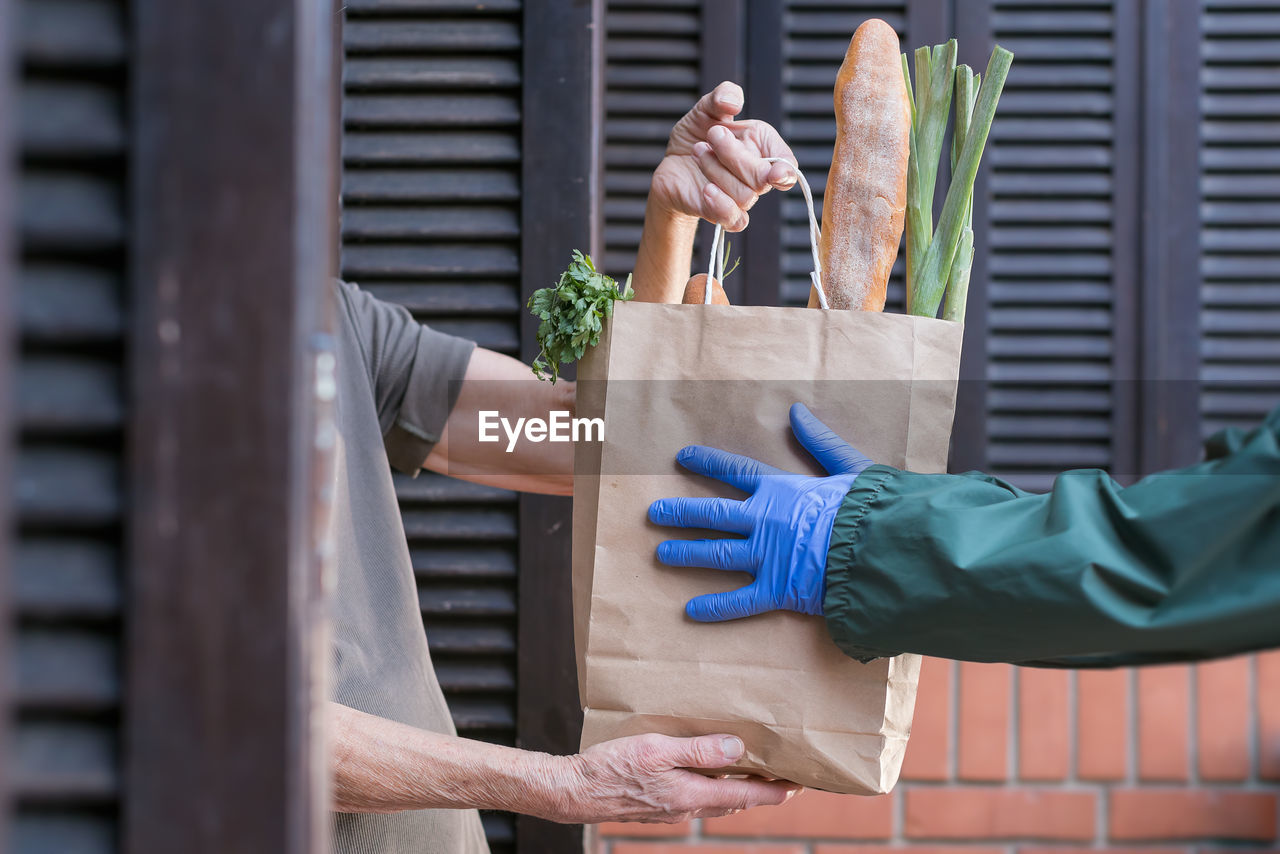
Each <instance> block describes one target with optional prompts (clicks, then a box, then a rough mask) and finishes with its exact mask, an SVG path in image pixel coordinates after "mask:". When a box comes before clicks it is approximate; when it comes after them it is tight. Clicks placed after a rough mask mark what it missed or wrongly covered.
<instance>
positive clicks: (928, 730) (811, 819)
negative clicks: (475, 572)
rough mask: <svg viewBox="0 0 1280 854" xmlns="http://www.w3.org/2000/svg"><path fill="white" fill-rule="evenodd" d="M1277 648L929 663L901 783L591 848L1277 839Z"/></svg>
mask: <svg viewBox="0 0 1280 854" xmlns="http://www.w3.org/2000/svg"><path fill="white" fill-rule="evenodd" d="M1278 782H1280V652H1275V653H1267V654H1263V655H1259V656H1256V657H1245V658H1234V659H1229V660H1226V661H1220V662H1211V663H1208V664H1200V665H1195V666H1169V667H1158V668H1148V669H1144V670H1136V671H1134V670H1118V671H1093V672H1084V671H1081V672H1077V673H1070V672H1066V671H1052V670H1035V669H1030V668H1028V669H1019V668H1011V667H1007V666H1005V665H990V664H968V663H954V662H946V661H938V660H933V659H929V660H926V661H925V666H924V670H923V674H922V676H921V681H920V695H919V700H918V702H917V705H916V717H915V726H914V731H913V734H912V736H911V744H910V747H909V748H908V750H907V758H906V762H905V764H904V766H903V772H902V780H901V782H899V784H898V786H897V789H896V790H895V791H894V792H893V793H892V794H891V795H887V796H885V797H880V798H859V797H852V796H841V795H831V794H827V793H825V792H805V793H803V794H801V795H799V796H798V797H796V798H795V799H794V800H793V801H792V802H791V803H789V804H787V805H786V806H783V807H776V808H761V809H757V810H753V811H750V812H746V813H742V814H740V815H737V816H732V817H728V818H721V819H708V820H705V821H695V822H691V823H687V824H683V825H676V826H668V825H621V824H619V825H603V826H602V827H601V829H600V830H601V833H600V840H599V842H598V843H597V849H598V852H599V854H728V852H745V854H888V852H889V851H891V850H892V851H894V852H905V854H1075V852H1076V851H1077V850H1080V849H1085V848H1088V849H1099V848H1101V849H1108V850H1111V851H1123V852H1125V854H1132V852H1138V851H1141V852H1143V853H1144V854H1192V852H1195V854H1201V852H1203V854H1221V852H1222V851H1223V850H1224V849H1227V848H1229V849H1230V850H1231V851H1255V850H1273V849H1275V848H1277V845H1276V843H1277V841H1278V840H1280V834H1278V833H1277V827H1278V825H1277V796H1278V795H1280V786H1277V785H1276V784H1277V783H1278Z"/></svg>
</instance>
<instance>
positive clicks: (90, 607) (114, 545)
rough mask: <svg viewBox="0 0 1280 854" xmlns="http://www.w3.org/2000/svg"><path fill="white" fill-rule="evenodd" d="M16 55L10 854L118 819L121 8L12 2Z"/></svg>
mask: <svg viewBox="0 0 1280 854" xmlns="http://www.w3.org/2000/svg"><path fill="white" fill-rule="evenodd" d="M14 5H15V6H17V9H15V13H16V14H15V15H14V18H15V19H16V20H15V23H16V42H17V46H18V51H19V53H20V60H21V82H20V85H19V90H18V93H17V96H18V103H17V104H16V105H15V106H16V108H17V110H18V113H19V120H18V138H19V146H20V154H21V166H20V196H19V203H18V208H17V219H18V228H19V249H20V252H21V269H20V284H19V302H18V324H19V334H20V341H21V356H20V360H19V366H18V378H17V385H18V388H17V395H18V408H19V424H20V429H21V444H20V448H19V452H18V457H17V461H16V479H17V483H16V496H15V497H16V513H17V521H18V525H19V538H18V542H17V554H16V578H15V580H14V585H13V590H14V593H15V596H16V602H17V617H18V629H17V639H16V653H17V661H16V676H17V705H18V709H17V713H18V717H17V742H16V745H15V755H14V757H13V765H12V767H13V769H14V777H13V779H14V783H15V788H16V793H15V794H16V797H17V805H16V815H15V817H14V821H13V824H12V827H11V833H12V848H11V850H13V851H15V852H17V854H35V852H41V854H43V852H55V851H56V852H76V854H81V853H82V852H83V854H92V852H109V851H114V850H115V849H116V828H117V822H118V811H119V798H120V792H119V776H120V775H119V760H118V750H119V743H118V742H119V740H118V735H117V731H118V725H119V715H120V700H121V698H120V681H121V680H120V661H119V657H120V632H121V626H120V621H121V612H120V602H121V589H122V584H123V578H122V574H123V564H122V561H121V538H122V530H123V514H124V510H123V504H122V495H123V492H124V490H123V488H122V455H123V444H124V442H123V434H122V429H123V422H124V409H125V405H124V401H123V398H122V389H123V381H122V358H123V353H124V349H125V347H124V344H125V341H124V336H125V326H126V324H125V320H124V317H125V306H124V303H123V296H122V295H123V286H122V282H123V280H124V275H125V242H126V228H127V222H126V213H125V205H124V195H125V164H126V159H127V158H126V154H127V150H126V149H127V146H128V137H127V131H126V112H125V105H124V100H125V94H126V85H127V80H126V61H127V56H126V50H127V47H126V45H127V43H128V35H127V31H126V16H125V9H124V4H123V3H121V2H116V0H26V2H19V3H16V4H14Z"/></svg>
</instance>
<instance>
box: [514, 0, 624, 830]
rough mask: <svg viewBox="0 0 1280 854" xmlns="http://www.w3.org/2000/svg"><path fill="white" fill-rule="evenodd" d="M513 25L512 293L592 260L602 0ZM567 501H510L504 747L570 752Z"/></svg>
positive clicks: (524, 344)
mask: <svg viewBox="0 0 1280 854" xmlns="http://www.w3.org/2000/svg"><path fill="white" fill-rule="evenodd" d="M532 11H533V10H532V9H531V8H529V7H528V6H526V8H525V14H524V22H523V43H524V58H523V81H524V85H523V111H522V115H523V116H524V120H523V127H522V131H521V132H522V140H521V146H522V147H521V152H522V154H521V162H520V168H521V187H522V191H521V195H522V199H521V228H520V268H521V273H520V293H521V295H522V301H524V300H527V299H528V298H529V296H530V294H532V293H533V291H534V290H536V289H538V288H541V287H546V286H547V285H549V284H552V283H554V282H555V281H556V279H557V278H559V275H560V273H561V272H563V270H564V268H565V267H566V266H567V265H568V263H569V253H570V250H572V249H581V250H582V251H584V252H587V253H588V254H590V255H592V256H593V257H595V258H600V257H602V256H601V254H600V250H601V248H602V245H603V243H602V239H601V238H602V227H601V204H602V199H601V188H602V183H603V182H602V181H601V180H600V176H601V172H602V167H601V155H602V153H603V152H602V150H601V146H602V135H603V132H604V131H603V129H604V123H603V116H604V110H603V91H604V73H603V66H602V64H601V63H602V57H603V39H604V32H603V29H604V14H603V0H585V2H580V3H555V4H547V5H546V6H545V7H540V8H539V9H538V10H537V14H533V13H532ZM537 328H538V321H537V319H536V318H534V317H533V316H532V315H530V314H529V313H528V312H522V315H521V320H520V356H521V358H522V359H523V360H524V361H526V362H529V361H532V359H533V358H534V357H535V356H536V355H537V354H538V345H537V341H536V338H535V334H536V332H537ZM572 506H573V505H572V501H571V500H570V499H568V498H554V497H549V496H541V495H522V496H520V499H519V511H518V513H519V564H518V565H519V574H518V580H517V585H518V592H517V610H516V620H517V630H516V631H517V649H518V650H519V653H518V661H517V670H516V679H517V686H518V691H517V695H516V738H517V743H518V745H519V746H520V747H522V748H525V749H527V750H540V751H546V752H548V753H557V754H564V753H575V752H577V749H578V744H579V739H580V735H581V731H582V709H581V707H580V706H579V704H578V681H577V674H576V672H575V659H574V654H573V608H572V599H571V595H570V593H571V588H570V585H571V572H570V569H571V562H570V552H571V546H572V533H571V522H572ZM516 847H517V850H519V851H524V852H547V854H569V852H580V851H582V848H583V831H582V827H581V826H574V825H564V824H554V823H551V822H546V821H540V820H538V819H535V818H530V817H527V816H520V817H518V819H517V821H516Z"/></svg>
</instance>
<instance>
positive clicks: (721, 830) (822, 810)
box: [702, 790, 894, 839]
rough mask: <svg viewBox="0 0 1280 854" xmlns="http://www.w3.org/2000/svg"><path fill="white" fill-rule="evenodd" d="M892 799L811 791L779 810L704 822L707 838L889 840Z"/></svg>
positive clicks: (890, 796)
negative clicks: (766, 837)
mask: <svg viewBox="0 0 1280 854" xmlns="http://www.w3.org/2000/svg"><path fill="white" fill-rule="evenodd" d="M893 798H894V796H893V795H880V796H878V797H870V798H864V797H859V796H858V795H836V794H832V793H831V792H819V791H814V790H809V791H806V792H801V793H800V794H798V795H796V796H795V797H794V798H792V799H791V800H790V801H789V802H787V803H785V804H783V805H782V806H780V807H756V808H755V809H752V810H747V811H746V812H741V813H738V814H737V815H729V816H725V817H723V818H709V819H706V820H705V821H703V822H702V833H703V835H704V836H769V837H779V836H781V837H794V838H797V839H812V838H815V837H820V838H826V839H888V838H889V837H890V836H891V835H892V834H893Z"/></svg>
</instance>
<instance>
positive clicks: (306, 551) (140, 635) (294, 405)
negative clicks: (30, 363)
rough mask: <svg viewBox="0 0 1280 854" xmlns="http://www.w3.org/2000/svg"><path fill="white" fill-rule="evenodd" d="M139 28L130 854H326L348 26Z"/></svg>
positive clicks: (187, 19) (264, 21) (312, 20)
mask: <svg viewBox="0 0 1280 854" xmlns="http://www.w3.org/2000/svg"><path fill="white" fill-rule="evenodd" d="M130 13H131V19H132V21H133V25H134V50H135V58H136V65H135V67H134V72H133V76H132V81H131V107H132V110H131V112H132V116H133V119H132V134H133V140H134V144H133V147H132V160H131V164H130V182H131V203H132V210H133V217H134V228H133V238H132V243H131V246H130V252H131V266H132V270H131V282H132V302H133V308H134V319H133V328H132V336H131V337H132V349H131V353H130V357H131V395H132V406H131V423H130V425H129V426H130V442H129V445H130V455H131V459H130V468H129V472H130V474H129V483H130V491H131V499H132V503H133V509H132V512H131V513H130V522H129V541H130V561H129V577H128V579H127V597H128V599H127V603H128V614H129V620H128V625H127V630H126V642H125V670H126V684H127V688H128V690H127V694H126V696H127V702H126V705H125V709H124V721H123V736H124V744H125V756H124V764H125V768H124V774H125V779H126V792H127V796H126V799H125V803H124V808H123V816H122V839H123V850H124V851H125V852H128V854H161V852H164V854H168V852H172V851H184V852H190V854H215V852H216V854H223V852H228V851H279V852H285V854H312V852H322V851H325V850H327V848H328V838H329V821H328V814H329V803H328V794H327V787H328V773H327V763H326V761H325V760H326V754H325V749H324V748H325V745H324V740H323V736H324V733H323V721H324V717H325V716H324V714H323V711H324V703H325V701H326V699H327V693H328V692H327V686H326V684H325V680H324V677H323V673H324V668H325V667H326V666H327V662H328V645H327V640H326V636H325V633H324V616H323V591H322V572H321V561H320V559H319V556H318V555H319V550H318V548H317V546H316V543H315V537H316V533H317V528H318V524H319V523H318V517H319V514H320V513H321V512H323V509H324V508H323V507H322V506H321V503H320V500H319V499H318V497H317V496H318V492H319V491H318V489H317V478H318V477H320V476H322V470H323V461H324V460H325V459H326V455H325V454H324V453H323V449H322V447H321V446H322V443H323V442H324V440H325V434H324V432H323V431H322V429H321V425H322V424H323V423H324V419H325V418H326V415H325V411H326V410H325V406H324V404H323V401H324V400H325V399H326V395H327V396H328V397H330V398H331V397H332V381H331V380H332V377H331V373H332V359H333V353H332V347H331V344H330V342H329V339H328V338H327V337H326V336H325V335H324V334H323V333H324V331H325V330H327V329H328V327H329V322H330V321H329V302H330V299H331V296H330V293H331V292H330V279H331V278H332V277H333V275H334V273H335V268H334V263H333V259H334V257H335V253H334V248H333V242H334V241H335V240H336V237H337V229H336V201H337V196H338V189H337V179H336V166H337V155H336V150H335V148H334V134H333V121H332V113H333V109H334V106H335V103H336V101H335V98H334V87H335V86H336V85H337V83H336V80H335V79H334V65H333V62H332V58H331V55H330V54H331V51H332V48H333V37H332V30H331V28H332V25H333V19H332V15H331V11H330V10H329V9H328V8H327V7H326V6H325V5H324V4H320V3H316V2H314V0H223V2H220V3H217V4H214V5H212V6H210V5H209V4H207V3H204V2H201V1H200V0H133V2H132V3H131V10H130ZM326 373H328V374H329V376H328V378H327V379H328V382H327V383H326ZM330 438H331V435H330Z"/></svg>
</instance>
